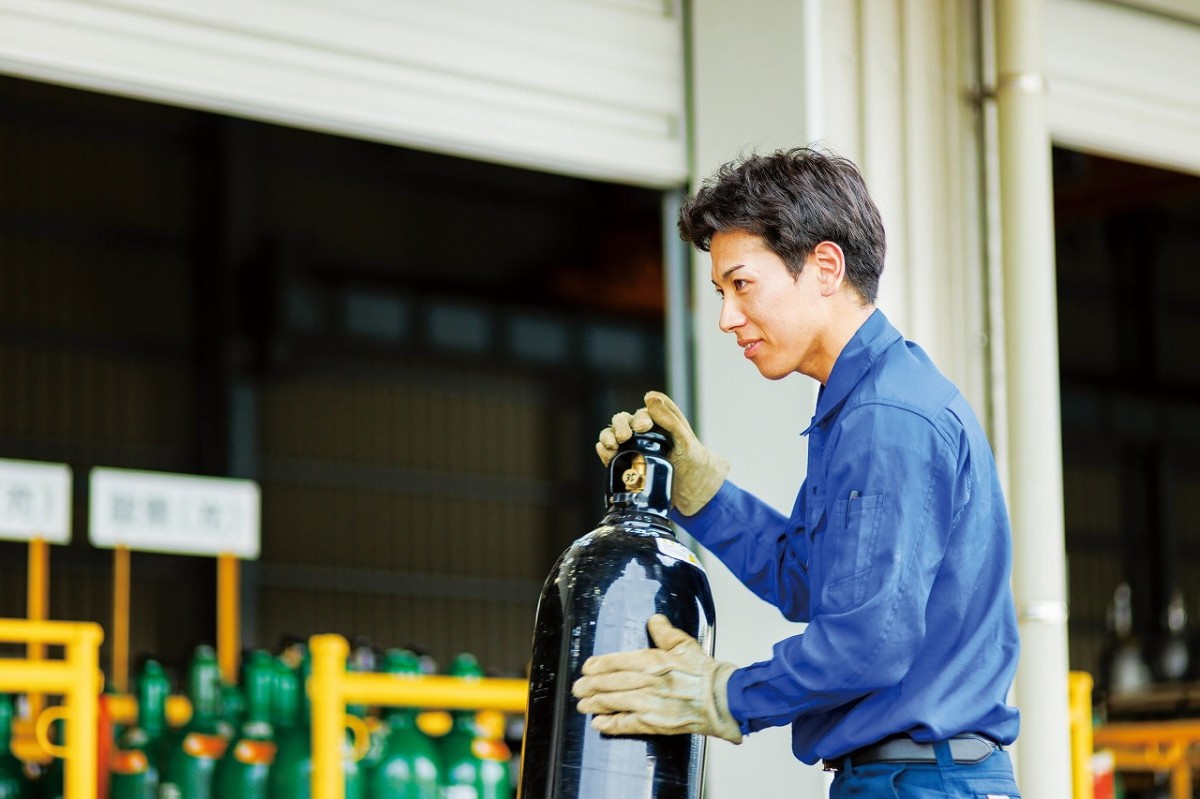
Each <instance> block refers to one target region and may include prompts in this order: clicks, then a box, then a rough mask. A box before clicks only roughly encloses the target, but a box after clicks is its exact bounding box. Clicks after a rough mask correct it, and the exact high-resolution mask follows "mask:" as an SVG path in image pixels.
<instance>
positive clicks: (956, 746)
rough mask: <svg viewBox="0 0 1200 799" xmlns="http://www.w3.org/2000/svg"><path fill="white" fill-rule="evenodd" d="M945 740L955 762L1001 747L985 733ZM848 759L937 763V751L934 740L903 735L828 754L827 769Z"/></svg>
mask: <svg viewBox="0 0 1200 799" xmlns="http://www.w3.org/2000/svg"><path fill="white" fill-rule="evenodd" d="M946 743H948V744H949V745H950V756H951V757H952V758H954V762H955V763H978V762H980V761H981V760H984V759H985V758H987V756H988V755H990V754H991V753H992V752H995V751H996V750H997V749H1000V748H1001V747H1000V744H998V743H996V742H995V741H993V740H991V739H990V738H984V737H983V736H982V735H956V736H954V737H953V738H950V739H949V740H947V742H946ZM847 761H849V763H850V765H852V766H861V765H862V764H864V763H936V762H937V753H936V752H935V751H934V749H933V744H931V743H928V744H923V743H918V742H917V741H914V740H913V739H912V738H909V737H908V736H904V735H902V736H898V737H896V738H887V739H885V740H883V741H880V742H879V743H877V744H871V745H870V746H864V747H863V748H862V749H855V750H854V751H853V752H850V753H849V754H846V755H842V756H841V757H834V758H829V759H827V760H824V761H823V763H824V766H825V770H826V771H842V770H843V769H844V768H845V767H846V763H847Z"/></svg>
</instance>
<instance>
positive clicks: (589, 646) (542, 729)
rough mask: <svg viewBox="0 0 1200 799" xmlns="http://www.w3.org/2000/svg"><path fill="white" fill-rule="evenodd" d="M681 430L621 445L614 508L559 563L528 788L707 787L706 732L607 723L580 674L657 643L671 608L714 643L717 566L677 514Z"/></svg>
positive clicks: (614, 472)
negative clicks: (676, 435)
mask: <svg viewBox="0 0 1200 799" xmlns="http://www.w3.org/2000/svg"><path fill="white" fill-rule="evenodd" d="M670 448H671V440H670V438H669V437H668V436H667V435H666V434H665V433H663V432H661V431H659V430H658V429H657V428H656V429H655V430H652V431H650V432H647V433H640V434H635V435H634V437H633V438H631V439H630V440H629V441H627V442H625V443H624V444H622V445H621V448H620V451H619V452H618V453H617V455H616V457H614V458H613V460H612V462H611V463H610V464H609V467H608V490H607V493H606V497H607V500H608V510H607V513H606V514H605V516H604V518H603V519H602V520H601V521H600V526H599V527H597V528H596V529H595V530H592V531H591V532H590V533H588V534H587V535H585V536H583V537H582V538H579V539H578V540H576V541H575V542H574V543H573V544H572V545H571V546H570V547H569V548H568V549H567V551H566V552H564V553H563V554H562V557H560V558H559V559H558V562H557V563H555V564H554V568H553V569H551V570H550V575H549V577H547V578H546V585H545V587H544V588H543V589H542V595H541V599H540V600H539V602H538V609H537V621H536V624H535V629H534V636H533V658H532V663H531V671H530V682H529V706H528V709H527V711H526V716H525V740H524V744H523V746H522V750H521V779H520V788H519V792H518V796H519V797H520V799H551V798H553V799H601V798H602V797H603V798H604V799H609V798H611V799H628V798H629V797H638V799H642V797H653V798H654V799H698V798H699V796H700V783H701V776H702V773H703V764H704V747H705V739H704V736H703V735H646V736H608V735H601V734H600V733H599V732H597V731H596V730H595V729H593V728H592V726H591V723H590V722H591V716H590V715H589V716H584V715H583V714H581V713H579V712H578V711H577V710H576V709H575V705H576V703H577V701H578V700H576V699H575V697H573V696H572V695H571V686H572V685H573V684H574V683H575V681H576V680H577V679H579V677H580V676H581V669H582V667H583V662H584V661H585V660H587V659H588V658H589V657H591V656H592V655H601V654H607V653H609V652H624V651H629V650H634V649H645V648H647V647H650V646H653V643H652V642H651V641H650V637H649V634H648V633H647V632H646V620H647V619H649V618H650V617H651V616H652V615H654V614H655V613H662V614H664V615H666V617H667V618H668V619H670V620H671V623H672V624H674V625H675V626H676V627H678V628H680V629H682V630H683V631H685V632H687V633H688V634H689V635H692V636H694V637H695V638H696V639H697V640H698V641H699V642H700V645H701V646H703V647H704V649H705V650H706V651H707V652H708V653H709V654H712V648H713V621H714V618H713V617H714V613H713V601H712V592H711V591H710V589H709V585H708V577H707V575H705V573H704V569H703V567H702V566H701V565H700V562H699V561H698V560H697V559H696V556H695V555H694V554H693V553H692V552H691V551H690V550H689V549H688V548H687V547H685V546H684V545H683V544H681V543H680V542H679V541H678V539H676V538H675V535H674V534H673V533H672V532H671V528H670V526H669V523H668V521H667V513H668V511H669V510H670V507H671V478H672V467H671V463H670V461H668V460H667V455H668V454H669V452H670Z"/></svg>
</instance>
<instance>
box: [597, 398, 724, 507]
mask: <svg viewBox="0 0 1200 799" xmlns="http://www.w3.org/2000/svg"><path fill="white" fill-rule="evenodd" d="M645 399H646V407H644V408H638V410H637V411H635V412H634V413H628V412H626V411H621V412H620V413H618V414H617V415H615V416H613V418H612V424H611V425H610V426H609V427H606V428H604V429H603V430H601V431H600V439H599V440H598V441H597V442H596V454H598V455H599V456H600V460H601V461H603V462H604V465H605V466H607V465H608V464H609V461H611V460H612V459H613V458H614V457H616V455H617V448H618V447H619V446H620V445H621V444H622V443H624V442H625V441H628V440H629V439H630V438H631V437H632V436H633V434H634V433H635V432H636V433H644V432H646V431H647V430H649V429H650V428H651V427H653V426H654V425H655V424H657V425H658V426H659V427H661V428H663V429H664V430H666V431H667V432H668V433H670V434H671V438H672V439H674V441H675V446H674V447H672V448H671V455H670V460H671V465H672V466H673V467H674V468H675V479H674V481H673V482H672V484H671V504H672V505H674V506H675V507H676V508H678V509H679V512H680V513H682V514H683V515H684V516H693V515H695V514H696V513H697V512H698V511H699V510H700V509H701V508H703V507H704V506H705V505H707V504H708V501H709V500H710V499H712V498H713V497H714V496H716V494H717V491H718V489H720V488H721V484H722V483H723V482H725V476H726V475H728V474H729V462H728V461H726V460H725V459H724V458H722V457H720V456H719V455H715V454H713V452H712V451H711V450H709V449H708V448H707V447H705V446H704V445H703V444H701V443H700V439H698V438H696V434H695V433H694V432H692V426H691V425H690V424H689V423H688V420H687V417H685V416H684V415H683V411H681V410H679V407H678V406H677V405H676V404H675V403H674V402H672V401H671V398H670V397H668V396H667V395H666V394H663V393H661V392H659V391H649V392H646V397H645Z"/></svg>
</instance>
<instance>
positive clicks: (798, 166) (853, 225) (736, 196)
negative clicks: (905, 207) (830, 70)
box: [679, 147, 887, 303]
mask: <svg viewBox="0 0 1200 799" xmlns="http://www.w3.org/2000/svg"><path fill="white" fill-rule="evenodd" d="M728 230H744V231H746V232H747V233H753V234H755V235H758V236H761V237H762V239H763V241H764V242H765V243H766V245H767V246H768V247H769V248H770V249H771V251H772V252H774V253H775V254H776V255H778V256H779V257H780V259H782V260H783V262H784V264H785V265H786V266H787V269H788V272H790V273H791V274H792V276H793V277H794V276H796V275H799V274H800V272H801V271H802V270H803V269H804V261H805V259H806V258H808V256H809V255H810V254H811V253H812V252H813V250H814V249H815V248H816V246H817V245H818V244H820V243H821V242H822V241H832V242H834V243H835V244H837V245H838V246H839V247H841V248H842V252H843V253H844V254H845V256H846V279H847V281H848V282H849V283H850V285H851V286H853V287H854V289H855V290H856V291H857V292H858V294H859V296H860V297H862V299H863V300H865V301H866V302H868V303H874V302H875V297H876V295H877V294H878V292H879V275H880V273H882V272H883V258H884V253H885V251H886V250H887V238H886V236H885V234H884V231H883V220H882V219H881V218H880V216H879V209H878V208H876V207H875V203H874V202H872V200H871V196H870V194H868V192H867V186H866V184H865V183H864V182H863V178H862V175H861V174H860V173H859V171H858V167H856V166H855V165H854V163H853V162H852V161H850V160H849V159H847V158H842V157H840V156H835V155H831V154H829V153H825V152H822V151H820V150H817V149H814V148H811V147H796V148H793V149H790V150H776V151H775V152H773V153H770V154H768V155H758V154H751V155H749V156H747V157H744V158H740V159H737V160H734V161H730V162H729V163H727V164H725V165H724V166H722V167H721V168H720V169H719V170H717V172H716V174H714V175H713V176H712V177H710V178H709V179H708V180H706V181H704V184H703V185H702V186H701V187H700V189H699V190H698V191H697V192H696V193H695V195H693V196H692V197H689V198H688V199H687V201H686V202H684V204H683V208H682V209H681V211H680V213H679V235H680V236H681V237H682V238H683V240H684V241H688V242H691V243H692V244H693V245H695V246H696V247H697V248H699V249H701V250H703V251H705V252H707V251H708V249H709V247H710V246H711V245H712V237H713V234H715V233H720V232H722V231H728Z"/></svg>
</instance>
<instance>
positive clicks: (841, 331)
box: [811, 297, 875, 385]
mask: <svg viewBox="0 0 1200 799" xmlns="http://www.w3.org/2000/svg"><path fill="white" fill-rule="evenodd" d="M873 313H875V306H874V305H873V304H871V303H866V304H863V303H861V302H859V300H858V298H857V297H855V298H853V299H852V300H849V301H848V303H847V306H846V307H845V308H844V309H842V310H840V311H839V312H838V313H837V314H835V316H834V320H833V322H832V323H831V324H830V325H829V327H828V328H827V329H826V331H825V335H824V336H823V337H822V338H823V342H822V348H821V349H822V355H823V356H824V357H822V359H821V362H820V365H819V367H818V371H817V373H816V374H813V375H811V377H814V378H816V379H817V380H819V381H820V383H821V385H825V384H826V383H828V382H829V375H830V374H831V373H832V372H833V365H834V364H835V363H837V359H838V357H839V356H841V354H842V350H844V349H846V345H847V344H849V343H850V339H852V338H854V334H855V333H857V332H858V329H859V328H860V327H862V326H863V323H865V322H866V321H867V319H869V318H870V317H871V314H873Z"/></svg>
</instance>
